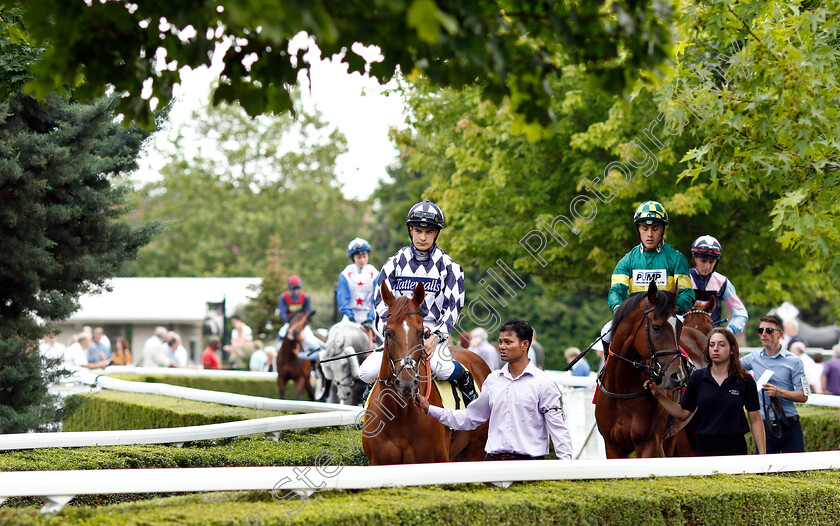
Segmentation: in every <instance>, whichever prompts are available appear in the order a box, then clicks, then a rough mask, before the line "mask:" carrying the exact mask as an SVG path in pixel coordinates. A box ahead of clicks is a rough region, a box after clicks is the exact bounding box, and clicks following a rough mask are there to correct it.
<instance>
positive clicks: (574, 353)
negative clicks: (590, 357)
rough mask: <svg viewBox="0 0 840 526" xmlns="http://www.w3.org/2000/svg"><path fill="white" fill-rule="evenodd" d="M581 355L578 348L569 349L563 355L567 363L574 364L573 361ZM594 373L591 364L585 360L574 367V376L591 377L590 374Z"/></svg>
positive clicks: (581, 360)
mask: <svg viewBox="0 0 840 526" xmlns="http://www.w3.org/2000/svg"><path fill="white" fill-rule="evenodd" d="M579 354H580V349H578V348H577V347H569V348H568V349H566V352H564V353H563V355H564V356H565V357H566V363H572V360H574V359H575V358H577V357H578V355H579ZM591 372H592V368H591V367H589V362H587V361H586V359H585V358H581V359H580V360H579V361H578V363H576V364H575V366H574V367H572V376H589V373H591Z"/></svg>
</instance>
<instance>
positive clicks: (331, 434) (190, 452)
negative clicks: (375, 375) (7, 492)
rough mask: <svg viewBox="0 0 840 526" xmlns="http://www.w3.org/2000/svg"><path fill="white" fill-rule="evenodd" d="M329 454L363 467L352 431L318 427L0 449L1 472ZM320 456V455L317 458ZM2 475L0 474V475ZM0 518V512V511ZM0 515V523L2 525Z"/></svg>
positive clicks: (226, 463) (24, 502) (295, 459)
mask: <svg viewBox="0 0 840 526" xmlns="http://www.w3.org/2000/svg"><path fill="white" fill-rule="evenodd" d="M325 451H326V452H328V453H329V455H330V458H331V461H332V459H335V460H334V461H335V462H336V463H338V462H340V463H342V464H345V465H366V464H367V463H368V461H367V457H365V454H364V451H362V438H361V435H360V434H359V433H358V432H357V431H351V432H350V434H348V433H347V431H345V429H343V428H335V427H330V428H317V429H302V430H292V431H282V432H280V435H279V438H278V441H277V442H275V441H273V440H270V439H268V438H265V437H263V436H257V435H254V436H250V437H238V438H234V439H222V440H207V441H196V442H187V443H186V444H185V445H184V447H171V446H163V445H136V446H104V447H82V448H72V449H58V448H57V449H33V450H22V451H8V452H4V453H0V472H3V471H48V470H72V469H142V468H205V467H235V466H313V465H317V464H323V462H324V457H323V453H324V452H325ZM319 455H321V458H320V459H319V458H318V456H319ZM1 478H2V474H0V479H1ZM158 497H159V495H154V494H139V495H89V496H85V497H79V498H78V499H74V500H73V503H72V504H74V505H78V504H82V505H102V504H112V503H115V502H123V501H127V500H128V501H133V500H138V499H149V498H158ZM20 506H40V504H39V501H37V500H36V499H33V498H23V499H21V498H14V499H9V500H8V501H7V502H6V503H4V504H2V507H20ZM0 517H2V511H0ZM3 523H4V522H3V520H2V518H0V524H3Z"/></svg>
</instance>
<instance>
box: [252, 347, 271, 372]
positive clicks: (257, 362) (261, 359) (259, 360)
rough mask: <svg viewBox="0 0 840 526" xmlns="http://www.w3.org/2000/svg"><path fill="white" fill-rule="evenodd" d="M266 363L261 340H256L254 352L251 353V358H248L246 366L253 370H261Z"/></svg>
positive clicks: (264, 367) (266, 358) (266, 357)
mask: <svg viewBox="0 0 840 526" xmlns="http://www.w3.org/2000/svg"><path fill="white" fill-rule="evenodd" d="M267 365H268V355H267V354H266V352H265V351H264V350H263V342H261V341H259V340H256V341H255V342H254V352H252V353H251V359H250V360H248V368H249V369H250V370H252V371H254V372H263V371H265V369H266V366H267Z"/></svg>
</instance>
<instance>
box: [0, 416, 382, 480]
mask: <svg viewBox="0 0 840 526" xmlns="http://www.w3.org/2000/svg"><path fill="white" fill-rule="evenodd" d="M323 451H329V452H330V453H331V454H332V455H333V456H334V457H335V458H336V459H340V460H341V461H342V462H343V463H345V464H354V465H365V464H367V458H366V457H365V454H364V452H363V451H362V438H361V435H360V434H359V433H358V431H355V430H352V431H351V434H350V435H349V436H348V434H347V432H346V431H345V429H344V428H336V427H329V428H319V429H301V430H292V431H281V432H280V435H279V439H278V441H277V442H275V441H274V440H271V439H268V438H265V437H263V436H259V435H252V436H249V437H238V438H234V439H222V440H203V441H196V442H187V443H186V444H184V446H183V447H172V446H164V445H151V444H144V445H135V446H102V447H80V448H67V449H62V448H54V449H32V450H21V451H8V452H4V453H0V472H2V471H44V470H70V469H139V468H202V467H225V466H307V465H308V466H313V465H315V464H316V462H315V460H316V459H317V457H318V455H319V454H320V453H321V452H323ZM322 462H323V460H322Z"/></svg>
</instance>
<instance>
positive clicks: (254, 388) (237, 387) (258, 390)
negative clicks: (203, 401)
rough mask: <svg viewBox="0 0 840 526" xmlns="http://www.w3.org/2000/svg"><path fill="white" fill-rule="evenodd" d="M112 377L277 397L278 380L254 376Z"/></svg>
mask: <svg viewBox="0 0 840 526" xmlns="http://www.w3.org/2000/svg"><path fill="white" fill-rule="evenodd" d="M108 376H109V377H111V378H116V379H118V380H128V381H132V382H147V383H161V384H170V385H180V386H182V387H191V388H193V389H204V390H206V391H221V392H223V393H235V394H243V395H249V396H262V397H265V398H277V380H266V379H256V378H254V379H252V378H217V377H205V376H175V375H172V376H170V375H167V374H160V375H152V374H144V375H139V374H109V375H108Z"/></svg>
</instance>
